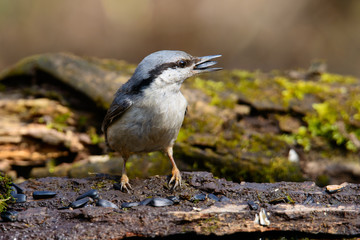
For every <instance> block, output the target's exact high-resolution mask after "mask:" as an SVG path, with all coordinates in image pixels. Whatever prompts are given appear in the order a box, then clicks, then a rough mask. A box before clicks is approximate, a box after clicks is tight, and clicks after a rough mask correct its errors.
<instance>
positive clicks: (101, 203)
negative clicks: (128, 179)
mask: <svg viewBox="0 0 360 240" xmlns="http://www.w3.org/2000/svg"><path fill="white" fill-rule="evenodd" d="M96 206H98V207H111V208H115V209H118V208H119V207H118V206H116V205H115V204H114V203H112V202H110V201H108V200H104V199H99V200H97V201H96Z"/></svg>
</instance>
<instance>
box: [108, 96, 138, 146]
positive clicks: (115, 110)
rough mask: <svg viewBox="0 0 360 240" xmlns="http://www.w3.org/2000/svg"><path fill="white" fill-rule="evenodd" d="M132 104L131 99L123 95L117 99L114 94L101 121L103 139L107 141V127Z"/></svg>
mask: <svg viewBox="0 0 360 240" xmlns="http://www.w3.org/2000/svg"><path fill="white" fill-rule="evenodd" d="M132 104H133V101H132V100H131V99H130V98H128V97H125V96H122V98H121V99H119V97H118V96H116V98H115V100H114V101H113V103H112V104H111V106H110V108H109V109H108V111H107V113H106V115H105V118H104V121H103V123H102V126H101V129H102V131H103V132H104V134H105V141H106V143H107V129H108V127H109V126H110V125H111V124H112V123H113V122H114V121H115V120H116V119H118V118H120V117H121V116H122V115H123V114H124V113H125V112H126V110H128V109H129V108H130V107H131V105H132Z"/></svg>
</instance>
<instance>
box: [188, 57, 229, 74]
mask: <svg viewBox="0 0 360 240" xmlns="http://www.w3.org/2000/svg"><path fill="white" fill-rule="evenodd" d="M218 57H221V55H211V56H204V57H198V58H197V59H196V63H195V67H194V70H198V71H199V72H213V71H219V70H221V69H222V68H211V66H214V65H215V64H216V63H217V62H216V61H210V60H212V59H214V58H218Z"/></svg>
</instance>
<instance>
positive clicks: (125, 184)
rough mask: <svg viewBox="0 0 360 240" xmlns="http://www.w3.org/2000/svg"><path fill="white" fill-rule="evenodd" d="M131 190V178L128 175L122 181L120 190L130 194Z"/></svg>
mask: <svg viewBox="0 0 360 240" xmlns="http://www.w3.org/2000/svg"><path fill="white" fill-rule="evenodd" d="M129 189H132V187H131V185H130V183H129V178H128V176H127V175H126V174H123V175H122V176H121V180H120V190H121V191H123V190H126V191H127V192H129Z"/></svg>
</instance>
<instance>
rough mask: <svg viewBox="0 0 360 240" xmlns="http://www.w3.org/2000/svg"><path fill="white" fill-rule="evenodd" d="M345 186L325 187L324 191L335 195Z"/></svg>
mask: <svg viewBox="0 0 360 240" xmlns="http://www.w3.org/2000/svg"><path fill="white" fill-rule="evenodd" d="M344 187H345V186H343V185H327V186H326V191H327V192H328V193H337V192H340V191H341V190H343V189H344Z"/></svg>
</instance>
